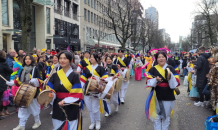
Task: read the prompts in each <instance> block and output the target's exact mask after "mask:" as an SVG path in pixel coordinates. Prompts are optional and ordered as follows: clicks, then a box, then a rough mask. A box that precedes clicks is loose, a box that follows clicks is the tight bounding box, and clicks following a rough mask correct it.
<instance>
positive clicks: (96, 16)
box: [96, 15, 98, 25]
mask: <svg viewBox="0 0 218 130" xmlns="http://www.w3.org/2000/svg"><path fill="white" fill-rule="evenodd" d="M96 24H97V25H98V15H96Z"/></svg>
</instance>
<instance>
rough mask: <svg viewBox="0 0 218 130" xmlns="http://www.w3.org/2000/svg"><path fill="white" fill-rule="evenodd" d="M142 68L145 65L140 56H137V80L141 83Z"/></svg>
mask: <svg viewBox="0 0 218 130" xmlns="http://www.w3.org/2000/svg"><path fill="white" fill-rule="evenodd" d="M142 66H143V63H142V61H141V59H140V56H139V54H137V58H136V63H135V80H138V81H141V79H142Z"/></svg>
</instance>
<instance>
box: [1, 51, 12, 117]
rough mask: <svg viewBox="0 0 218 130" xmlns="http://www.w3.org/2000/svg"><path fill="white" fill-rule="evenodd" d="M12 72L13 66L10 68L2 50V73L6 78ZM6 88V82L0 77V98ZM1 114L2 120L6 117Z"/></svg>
mask: <svg viewBox="0 0 218 130" xmlns="http://www.w3.org/2000/svg"><path fill="white" fill-rule="evenodd" d="M12 72H13V71H12V68H10V67H9V65H8V63H7V62H6V53H5V52H4V51H2V50H0V75H1V76H2V77H4V78H5V79H6V78H7V77H10V75H11V73H12ZM6 89H7V85H6V82H5V81H4V80H3V79H2V78H0V99H2V96H3V93H4V91H5V90H6ZM2 107H3V106H2V102H0V108H2ZM1 116H2V115H0V120H2V119H4V118H3V117H1Z"/></svg>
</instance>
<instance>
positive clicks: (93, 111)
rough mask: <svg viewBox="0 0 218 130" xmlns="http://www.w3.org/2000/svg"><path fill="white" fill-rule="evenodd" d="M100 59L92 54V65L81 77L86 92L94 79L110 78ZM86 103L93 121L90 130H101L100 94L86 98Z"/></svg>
mask: <svg viewBox="0 0 218 130" xmlns="http://www.w3.org/2000/svg"><path fill="white" fill-rule="evenodd" d="M100 61H101V60H100V57H99V56H98V54H92V55H91V58H90V62H91V65H88V66H86V68H85V69H84V70H83V73H82V75H81V76H80V81H81V84H82V87H83V89H84V90H85V88H86V86H87V85H88V80H89V79H90V78H91V77H92V78H94V77H99V78H102V79H105V78H107V77H108V75H107V72H106V71H105V69H104V68H103V67H102V66H100V65H99V63H100ZM84 101H85V104H86V106H87V109H88V111H89V114H90V119H91V125H90V126H89V129H91V130H92V129H94V127H95V128H96V130H99V129H100V128H101V122H100V121H101V118H100V111H99V108H100V105H99V103H102V102H100V99H99V97H98V94H96V95H90V96H84Z"/></svg>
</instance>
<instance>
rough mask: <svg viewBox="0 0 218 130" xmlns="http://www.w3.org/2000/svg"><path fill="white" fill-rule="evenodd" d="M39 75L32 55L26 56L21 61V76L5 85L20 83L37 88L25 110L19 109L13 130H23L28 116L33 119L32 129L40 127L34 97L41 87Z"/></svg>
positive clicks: (17, 84) (37, 107) (37, 108)
mask: <svg viewBox="0 0 218 130" xmlns="http://www.w3.org/2000/svg"><path fill="white" fill-rule="evenodd" d="M39 77H40V73H39V70H38V68H37V67H36V66H35V60H34V58H33V57H32V55H26V56H25V57H24V59H23V70H22V71H21V75H20V76H19V77H18V78H17V79H16V80H14V81H11V82H10V81H7V82H6V84H7V85H9V86H20V85H21V84H22V83H30V84H31V85H32V86H34V87H37V91H36V94H35V95H34V97H35V98H34V99H33V100H32V102H31V103H30V105H29V106H28V107H27V108H24V107H20V108H19V111H18V118H19V125H18V126H17V127H16V128H14V129H13V130H25V125H26V121H27V120H28V118H29V116H30V115H31V114H32V115H33V116H34V119H35V123H34V125H33V126H32V129H36V128H38V127H39V126H40V125H41V121H40V118H39V114H40V105H39V103H38V102H37V99H36V97H37V96H38V94H39V92H40V91H39V87H40V86H41V82H43V81H41V80H40V79H39Z"/></svg>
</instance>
